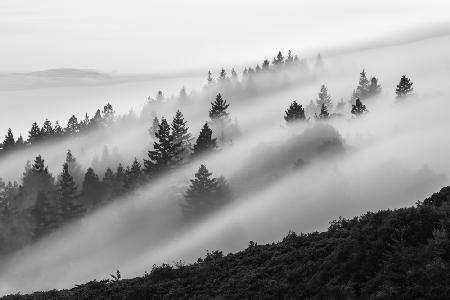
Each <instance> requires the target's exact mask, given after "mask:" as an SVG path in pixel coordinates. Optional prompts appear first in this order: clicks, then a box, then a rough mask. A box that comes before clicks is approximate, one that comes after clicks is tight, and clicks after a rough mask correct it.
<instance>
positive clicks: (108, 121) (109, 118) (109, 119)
mask: <svg viewBox="0 0 450 300" xmlns="http://www.w3.org/2000/svg"><path fill="white" fill-rule="evenodd" d="M102 113H103V123H104V124H105V125H107V126H111V125H112V124H113V123H114V120H115V118H116V112H115V111H114V109H113V107H112V105H111V104H109V103H107V104H106V105H105V106H104V107H103V112H102Z"/></svg>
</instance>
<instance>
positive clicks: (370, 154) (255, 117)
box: [0, 37, 450, 293]
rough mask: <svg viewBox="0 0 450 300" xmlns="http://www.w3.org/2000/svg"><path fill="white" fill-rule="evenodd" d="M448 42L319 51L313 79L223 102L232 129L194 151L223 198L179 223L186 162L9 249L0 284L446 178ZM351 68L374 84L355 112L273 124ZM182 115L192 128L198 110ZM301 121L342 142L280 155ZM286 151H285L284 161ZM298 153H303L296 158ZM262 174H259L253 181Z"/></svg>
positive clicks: (311, 223) (197, 252)
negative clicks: (224, 183) (406, 80)
mask: <svg viewBox="0 0 450 300" xmlns="http://www.w3.org/2000/svg"><path fill="white" fill-rule="evenodd" d="M449 45H450V39H449V37H443V38H438V39H433V40H428V41H426V42H422V43H419V42H418V43H413V44H408V45H404V46H395V47H388V48H384V49H378V50H365V51H362V52H358V53H353V54H351V55H347V56H346V55H341V56H336V57H333V59H330V60H329V61H326V64H327V74H325V75H324V77H321V78H320V79H319V80H315V81H313V82H310V83H308V84H306V85H303V86H298V87H296V88H293V89H289V90H286V91H282V92H279V93H277V94H272V95H269V96H261V97H259V98H258V99H256V100H257V101H251V102H248V104H245V103H244V102H243V103H242V104H240V105H239V109H236V108H235V109H232V111H231V113H232V115H233V117H236V118H237V119H238V120H239V124H240V126H241V129H242V133H243V135H242V137H241V139H239V140H236V141H235V142H234V144H233V145H232V146H230V147H225V148H223V149H222V150H221V151H219V152H218V153H217V154H214V155H211V156H209V157H205V158H204V159H202V160H201V161H202V162H204V163H206V165H207V167H208V168H209V169H210V170H211V171H212V172H213V173H214V175H216V176H219V175H224V176H225V177H226V178H227V179H228V180H229V182H230V184H231V187H232V189H233V190H234V191H235V196H236V199H235V200H234V202H233V203H232V204H231V205H230V206H228V207H226V208H224V209H222V210H221V211H218V212H216V213H215V214H214V215H211V216H208V218H206V219H202V220H199V221H198V222H197V223H195V224H188V225H187V224H185V223H183V220H182V216H181V210H180V208H179V203H180V202H181V201H182V193H183V191H184V190H185V188H186V186H187V184H188V179H189V178H191V177H192V176H193V173H194V172H195V171H196V169H197V168H198V165H199V164H200V162H195V163H192V164H190V165H187V166H186V167H184V168H183V169H180V170H177V171H176V173H174V174H171V175H170V176H168V177H165V178H162V179H161V180H159V181H158V182H154V183H151V184H149V185H147V186H145V187H143V188H142V189H140V190H139V191H137V192H136V193H135V194H133V195H130V196H128V197H125V198H123V199H120V200H118V201H116V202H115V203H112V204H110V205H109V206H107V207H105V208H103V209H101V210H100V211H98V212H95V213H93V214H91V215H89V216H86V217H85V218H83V220H81V221H80V222H78V223H75V224H72V225H70V226H68V227H66V228H63V229H61V230H60V231H58V232H56V233H55V234H53V235H52V236H50V237H48V238H46V239H44V240H42V241H40V242H38V243H36V244H34V245H31V246H29V247H27V248H26V249H23V250H21V251H19V252H18V253H16V254H14V255H12V256H11V257H10V258H9V259H8V260H7V261H5V262H3V265H2V266H1V268H0V291H1V292H2V293H7V292H16V291H21V292H27V291H32V290H38V289H39V290H42V289H51V288H67V287H70V286H72V285H74V284H78V283H82V282H85V281H88V280H92V279H94V278H97V279H103V278H106V277H108V274H109V273H112V272H114V271H115V270H116V269H120V270H121V272H122V274H123V275H124V276H125V277H132V276H138V275H142V274H143V272H144V271H145V270H149V269H150V268H151V265H153V264H160V263H163V262H167V263H172V262H174V261H177V260H180V259H181V260H184V261H186V262H192V261H193V260H195V259H196V258H197V257H199V256H201V255H203V254H204V253H205V252H206V250H207V249H209V250H214V249H220V250H222V251H224V252H225V253H227V252H230V251H237V250H240V249H243V248H245V247H246V245H247V244H248V242H249V241H250V240H253V241H255V242H258V243H266V242H272V241H276V240H280V239H281V238H282V237H283V236H284V235H285V234H286V233H287V232H288V231H289V230H294V231H297V232H310V231H314V230H324V229H326V228H327V225H328V222H329V221H330V220H332V219H336V218H338V217H339V216H344V217H352V216H356V215H360V214H362V213H364V212H366V211H368V210H378V209H387V208H397V207H404V206H409V205H413V204H414V203H415V202H416V201H417V200H423V198H424V197H425V196H427V195H429V194H430V193H432V192H434V191H436V190H437V189H438V188H439V187H440V186H443V185H445V184H448V178H449V176H450V171H449V170H450V162H449V161H448V153H449V152H450V141H449V136H448V132H447V131H448V128H450V118H449V112H450V103H449V100H448V99H449V98H450V88H449V87H448V85H446V84H445V79H446V78H448V77H449V75H450V68H449V66H450V59H449V58H448V56H447V55H446V53H447V52H448V48H449ZM442 47H444V49H442ZM427 49H438V50H435V51H434V50H433V51H434V52H433V55H430V56H424V53H430V52H427ZM444 50H445V51H444ZM399 53H402V54H403V55H402V57H401V58H398V57H399V56H398V54H399ZM362 67H366V69H367V71H368V73H369V74H374V75H376V76H377V77H378V78H379V79H380V82H381V84H382V86H383V88H384V90H383V92H382V94H381V95H380V96H379V97H377V98H374V99H370V100H367V101H366V104H367V106H368V109H369V110H370V113H369V114H367V115H366V116H364V117H363V118H361V119H350V116H349V115H347V116H346V117H345V118H342V119H335V120H331V121H330V122H329V125H330V126H329V125H323V124H315V122H310V124H307V125H301V124H300V125H298V126H295V127H294V128H290V129H288V128H284V127H283V126H281V124H283V122H282V116H283V112H284V109H286V107H287V106H288V103H289V102H290V101H292V100H293V99H298V100H299V101H300V102H301V103H302V104H307V103H308V102H309V99H310V98H313V99H314V98H315V97H316V93H317V91H318V89H319V87H320V84H321V83H326V84H327V85H328V87H329V90H330V93H331V94H332V96H333V98H334V99H335V101H336V100H337V99H339V98H340V97H345V98H346V99H347V98H348V96H349V95H350V94H351V91H352V90H353V88H354V87H355V85H356V83H357V80H358V73H359V71H360V70H361V69H362ZM403 73H406V74H408V75H409V76H411V78H412V80H413V81H414V83H415V88H416V96H415V97H413V98H411V99H408V100H407V101H405V102H404V103H401V104H399V103H395V101H394V95H393V92H392V91H393V88H394V87H395V84H397V82H398V79H399V77H400V76H401V75H402V74H403ZM255 102H257V103H258V105H255ZM231 105H232V106H231V107H233V103H232V104H231ZM236 106H238V105H235V107H236ZM172 114H173V113H172ZM187 114H188V115H189V112H188V113H187ZM188 120H189V118H188ZM189 121H191V122H192V124H193V125H192V127H193V128H194V130H193V132H196V129H198V128H199V127H200V125H201V123H202V122H204V119H203V120H198V119H196V120H189ZM331 126H332V127H331ZM333 128H334V129H333ZM145 130H146V129H145ZM307 132H313V134H312V135H313V137H314V138H315V139H317V140H321V139H323V142H327V141H328V140H329V137H330V136H335V137H336V136H338V135H340V136H341V138H342V140H343V143H344V144H343V146H342V149H341V150H343V151H337V152H336V153H334V152H332V153H334V154H333V155H332V154H331V153H330V152H327V151H325V152H320V151H317V153H314V154H311V153H309V154H305V153H303V152H302V153H296V154H291V153H290V152H289V153H288V154H286V152H285V151H284V150H283V149H285V148H287V147H289V146H292V144H293V143H294V144H295V143H299V144H300V145H301V143H302V139H305V138H304V134H306V133H307ZM335 133H336V135H334V134H335ZM142 134H143V133H136V136H133V135H130V140H127V141H125V142H124V141H121V142H117V143H118V144H120V145H119V148H120V146H121V145H122V146H125V145H126V144H128V145H130V144H133V142H137V143H141V144H142V143H143V142H142V141H140V142H138V140H141V139H142V136H143V135H142ZM302 134H303V135H302ZM337 134H338V135H337ZM119 136H123V135H119ZM114 139H115V137H111V140H114ZM134 139H136V140H134ZM319 144H320V143H319ZM142 146H144V145H142ZM53 147H56V146H53ZM50 148H51V147H50ZM56 148H58V150H59V149H60V148H62V145H60V146H58V147H56ZM56 148H54V149H53V150H55V149H56ZM293 149H297V148H296V147H294V148H293ZM53 150H52V151H53ZM131 150H132V149H130V151H129V152H130V153H131ZM332 150H333V148H332ZM125 152H126V154H124V155H126V156H128V155H130V154H128V153H129V152H128V151H125ZM312 152H314V151H312ZM268 154H270V155H268ZM48 155H49V156H51V154H50V152H48ZM286 156H292V157H289V158H288V161H287V162H286ZM298 158H302V159H305V160H306V162H307V163H306V164H305V166H304V167H301V168H298V169H295V168H293V162H294V161H295V160H296V159H298ZM22 159H24V158H23V157H22ZM58 159H60V160H61V162H62V158H58ZM127 159H129V157H127ZM268 160H270V164H267V161H268ZM56 161H57V160H56V159H55V161H54V164H55V165H58V164H57V163H56ZM249 162H251V163H249ZM291 162H292V163H291ZM4 163H5V162H2V164H4ZM265 165H267V166H268V167H264V169H263V170H261V169H260V168H261V166H265ZM2 167H3V165H2ZM255 170H257V171H256V172H255ZM244 173H246V174H253V175H252V176H251V177H250V179H255V180H254V181H252V183H253V185H252V188H247V183H249V181H246V180H239V178H242V177H239V176H242V174H244ZM264 176H267V177H268V178H269V179H270V180H261V181H258V179H260V178H262V177H264ZM255 177H256V178H255ZM250 181H251V180H250Z"/></svg>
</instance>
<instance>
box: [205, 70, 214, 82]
mask: <svg viewBox="0 0 450 300" xmlns="http://www.w3.org/2000/svg"><path fill="white" fill-rule="evenodd" d="M207 80H208V85H211V84H213V83H214V79H213V77H212V73H211V71H208V78H207Z"/></svg>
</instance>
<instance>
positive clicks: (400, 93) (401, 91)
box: [395, 75, 414, 99]
mask: <svg viewBox="0 0 450 300" xmlns="http://www.w3.org/2000/svg"><path fill="white" fill-rule="evenodd" d="M412 86H413V83H412V81H411V80H410V79H409V78H408V77H406V75H403V76H402V78H400V82H399V84H398V85H397V88H396V89H395V94H397V99H400V98H404V97H407V96H410V95H411V94H412V93H413V90H414V89H413V87H412Z"/></svg>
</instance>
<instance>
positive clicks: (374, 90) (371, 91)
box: [368, 77, 381, 97]
mask: <svg viewBox="0 0 450 300" xmlns="http://www.w3.org/2000/svg"><path fill="white" fill-rule="evenodd" d="M380 92H381V86H380V85H379V84H378V79H377V78H376V77H372V78H370V84H369V88H368V95H369V96H370V97H372V96H376V95H378V94H379V93H380Z"/></svg>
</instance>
